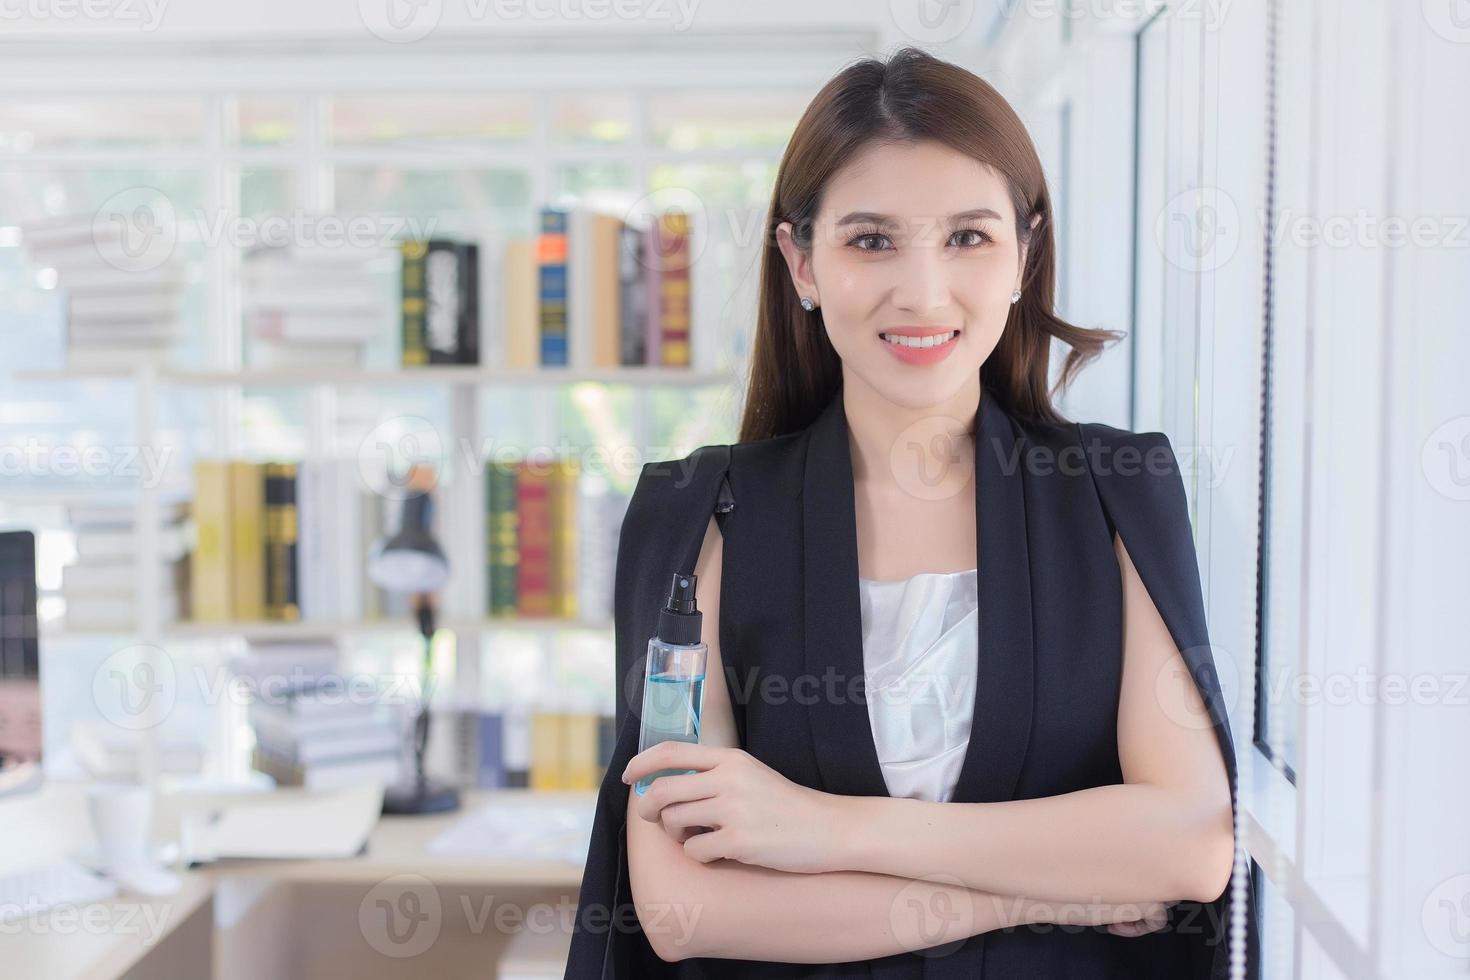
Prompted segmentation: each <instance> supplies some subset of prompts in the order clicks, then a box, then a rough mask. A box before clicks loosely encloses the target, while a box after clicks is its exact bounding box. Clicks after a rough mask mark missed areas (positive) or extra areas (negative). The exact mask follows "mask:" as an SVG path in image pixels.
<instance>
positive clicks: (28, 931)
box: [0, 781, 596, 980]
mask: <svg viewBox="0 0 1470 980" xmlns="http://www.w3.org/2000/svg"><path fill="white" fill-rule="evenodd" d="M280 792H298V791H294V790H282V791H280ZM528 792H530V791H528V790H482V791H475V790H471V791H469V792H467V793H466V794H465V796H464V805H463V806H462V807H461V809H460V810H458V811H456V812H454V813H447V814H435V815H432V816H426V817H384V818H382V819H381V820H380V821H379V822H378V825H377V826H376V827H375V828H374V830H373V833H372V835H371V837H370V838H369V841H368V847H367V852H366V853H365V854H362V855H360V856H357V857H353V858H348V859H345V860H340V861H333V860H309V861H295V860H292V861H251V862H244V861H238V862H236V861H232V862H220V863H217V864H211V865H206V866H203V867H200V868H197V869H193V870H189V871H186V872H184V873H183V874H184V888H183V889H182V890H181V892H180V893H179V894H178V895H173V896H169V897H167V898H162V899H142V898H139V897H137V896H127V895H119V896H118V897H117V898H115V899H113V900H112V901H110V902H103V903H97V906H96V907H91V906H89V907H86V908H83V909H79V910H76V911H73V912H67V913H63V914H64V915H69V916H70V917H71V921H72V923H74V925H73V927H72V931H71V932H70V933H67V932H63V931H61V930H59V929H55V930H44V929H42V928H40V927H39V926H37V925H36V924H35V923H34V922H32V920H25V921H26V922H28V923H31V927H30V928H25V929H22V928H16V925H17V924H15V923H11V924H10V928H9V929H8V930H7V931H6V932H4V933H0V962H4V963H6V964H7V970H6V974H7V977H16V978H18V980H19V978H29V977H31V976H34V977H37V978H44V980H65V978H70V977H77V978H87V980H93V978H96V980H110V978H114V977H127V978H128V980H143V978H151V977H159V978H164V977H168V978H180V980H207V978H211V977H212V978H214V980H236V978H239V980H247V978H248V980H255V978H258V977H272V978H277V980H316V978H318V977H321V978H327V977H333V978H336V977H343V976H350V977H352V978H353V980H379V978H383V980H389V978H396V977H414V978H421V977H424V976H433V977H444V978H452V977H476V978H482V977H483V978H492V977H495V976H497V969H496V963H497V962H498V961H499V959H500V957H501V955H502V954H503V952H504V950H505V949H506V947H507V946H508V945H509V944H510V943H511V942H512V941H513V940H515V939H516V937H517V935H519V934H520V933H522V932H524V931H526V930H531V931H533V932H535V933H537V934H538V935H540V934H544V933H545V932H547V931H550V930H556V931H558V932H561V931H565V930H566V929H569V928H570V925H571V921H570V916H571V913H572V911H573V910H574V909H575V906H576V901H577V894H578V890H579V889H580V887H581V880H582V866H581V865H580V864H567V863H563V862H557V863H549V862H532V861H498V860H497V861H487V860H483V859H477V858H474V857H465V856H453V855H440V854H433V853H430V852H428V851H427V849H426V847H427V844H428V842H429V841H430V840H432V839H433V838H434V837H435V836H437V835H438V834H439V833H440V832H441V831H442V830H444V829H445V828H446V827H448V826H449V825H450V824H452V823H454V822H455V821H456V820H458V819H460V818H461V817H462V816H463V815H464V814H465V813H467V812H469V811H471V810H473V809H475V808H477V807H480V806H483V805H485V804H487V803H492V802H494V801H495V799H497V798H517V799H523V798H524V797H525V795H526V794H527V793H528ZM536 795H537V798H538V799H541V798H545V799H548V800H550V799H555V800H558V801H566V802H573V801H575V802H578V803H581V804H584V805H585V806H587V807H588V808H589V809H590V808H591V807H592V806H593V804H594V802H595V800H596V794H595V793H594V792H591V791H576V792H571V791H568V792H557V793H551V792H541V791H537V794H536ZM274 797H275V794H274V793H267V794H252V795H250V796H231V797H229V799H231V800H235V801H239V802H242V803H248V802H249V801H250V800H251V799H259V800H268V799H272V798H274ZM219 799H220V797H218V796H208V797H204V796H198V795H180V794H162V795H160V797H159V799H158V805H157V807H156V810H155V814H154V832H155V837H156V838H157V839H160V840H168V839H172V837H173V835H174V834H175V833H176V828H177V825H178V824H177V822H178V819H179V816H180V814H181V813H183V812H184V811H185V810H187V809H191V808H193V807H196V806H210V805H213V804H214V803H215V802H217V801H218V800H219ZM91 840H92V834H91V829H90V825H89V824H88V817H87V808H86V784H85V783H69V782H56V781H53V782H50V783H47V784H46V786H45V787H44V788H43V789H42V790H41V791H40V792H39V793H35V794H32V795H30V796H24V797H19V798H17V799H13V800H0V871H3V870H11V869H14V868H18V867H21V866H23V865H25V864H35V863H39V862H43V861H46V860H50V859H55V858H58V857H63V856H66V855H68V854H71V853H75V852H76V851H77V850H78V849H80V848H82V847H85V846H87V845H88V844H89V843H90V842H91ZM20 842H24V843H23V846H17V844H18V843H20ZM385 916H401V917H402V920H401V921H402V923H403V924H404V928H402V929H393V928H392V927H390V926H388V925H386V924H385V923H384V917H385ZM89 917H90V918H89ZM38 918H39V919H44V918H45V917H44V916H42V917H38ZM125 919H126V921H128V922H131V923H133V924H135V925H137V926H138V927H139V928H131V929H125V928H123V925H122V923H123V922H124V920H125ZM88 922H94V923H96V922H100V923H103V924H104V926H103V927H102V928H96V927H95V926H94V927H92V928H90V929H88V930H86V931H83V929H84V927H85V925H86V923H88ZM106 923H116V924H117V925H116V927H115V928H109V927H107V926H106V925H105V924H106ZM148 923H154V924H155V925H153V926H151V927H150V926H148V925H147V924H148ZM420 925H421V926H422V928H420ZM553 945H555V943H553ZM12 963H22V964H25V966H24V968H23V969H22V971H21V972H19V973H12V972H11V971H10V969H9V965H10V964H12Z"/></svg>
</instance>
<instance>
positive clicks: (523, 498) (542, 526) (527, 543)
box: [516, 460, 552, 616]
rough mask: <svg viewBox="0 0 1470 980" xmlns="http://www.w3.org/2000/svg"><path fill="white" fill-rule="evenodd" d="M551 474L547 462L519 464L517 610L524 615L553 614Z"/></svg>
mask: <svg viewBox="0 0 1470 980" xmlns="http://www.w3.org/2000/svg"><path fill="white" fill-rule="evenodd" d="M550 483H551V475H550V471H549V467H548V466H547V465H546V463H545V462H544V461H529V460H523V461H521V462H520V463H518V464H517V474H516V507H517V510H518V511H519V513H520V540H519V553H520V564H519V566H518V570H517V586H518V588H517V594H516V609H517V612H519V614H520V615H522V616H549V615H551V550H552V544H551V504H550V500H549V496H550V486H549V485H550Z"/></svg>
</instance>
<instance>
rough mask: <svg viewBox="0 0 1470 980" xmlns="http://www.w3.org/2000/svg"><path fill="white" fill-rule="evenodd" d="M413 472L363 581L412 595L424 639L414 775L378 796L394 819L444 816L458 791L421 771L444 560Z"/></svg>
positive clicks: (424, 492)
mask: <svg viewBox="0 0 1470 980" xmlns="http://www.w3.org/2000/svg"><path fill="white" fill-rule="evenodd" d="M423 475H424V474H423V473H422V471H420V470H417V469H416V471H415V472H414V473H412V474H410V480H409V486H410V487H411V488H413V487H415V486H418V487H420V488H421V489H420V491H419V492H418V493H417V494H416V495H415V496H412V497H409V498H408V499H407V500H405V501H404V502H403V520H402V523H401V525H400V526H399V529H398V532H397V533H396V534H394V535H392V536H390V537H388V538H386V539H384V540H382V541H379V542H378V543H377V544H376V545H375V546H374V547H373V552H372V556H371V558H369V560H368V578H370V579H372V581H373V582H374V584H376V585H378V586H380V587H382V588H384V589H387V590H388V591H389V592H400V593H402V592H406V593H409V594H411V595H412V596H413V611H414V617H415V618H416V619H417V620H418V624H419V632H420V633H422V634H423V637H424V659H423V665H422V673H421V674H420V682H419V711H418V716H417V717H416V718H415V719H414V726H413V757H414V759H413V761H414V772H413V775H412V777H410V778H409V779H408V780H406V781H403V782H400V783H399V784H397V785H396V786H390V787H388V788H387V790H386V791H385V792H384V794H383V812H384V813H398V814H416V813H444V812H445V811H448V810H456V809H458V808H459V790H458V789H456V788H455V787H453V786H449V785H445V784H442V783H435V782H433V781H431V780H430V779H429V777H428V775H427V774H426V773H425V771H424V750H425V749H426V748H427V747H428V744H429V683H430V681H431V680H432V677H433V674H432V668H433V650H434V598H433V593H434V592H436V591H438V590H439V589H441V588H443V586H444V583H445V582H446V581H448V579H449V560H448V559H446V558H445V557H444V550H443V549H442V548H440V547H439V542H437V541H435V540H434V535H433V534H432V533H431V532H430V530H429V526H430V523H431V521H432V514H433V504H432V501H431V500H430V497H429V490H428V482H429V481H428V480H426V479H423Z"/></svg>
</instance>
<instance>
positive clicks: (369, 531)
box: [190, 459, 408, 622]
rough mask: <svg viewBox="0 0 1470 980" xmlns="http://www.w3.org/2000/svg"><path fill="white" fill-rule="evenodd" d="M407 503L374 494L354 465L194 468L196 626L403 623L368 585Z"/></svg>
mask: <svg viewBox="0 0 1470 980" xmlns="http://www.w3.org/2000/svg"><path fill="white" fill-rule="evenodd" d="M398 506H399V502H398V501H395V500H390V499H386V498H384V497H382V496H379V495H377V494H369V493H367V492H366V491H365V490H364V489H363V487H362V484H361V481H360V477H359V475H358V469H357V463H356V461H355V460H340V459H329V460H313V461H309V462H301V463H292V462H277V463H267V462H252V461H245V460H218V459H201V460H197V461H196V462H195V464H194V506H193V513H194V526H195V527H194V529H195V551H194V554H193V558H192V561H191V563H190V572H191V577H192V582H193V586H192V592H193V596H194V604H193V608H194V615H193V618H194V619H195V620H197V621H199V622H232V621H254V620H283V621H286V622H353V621H356V620H358V619H363V618H386V617H392V616H403V615H406V614H407V611H408V605H407V603H408V599H407V597H400V596H390V595H388V594H386V593H383V592H382V590H380V589H379V588H378V587H377V586H375V585H373V584H372V583H371V582H369V581H368V579H367V556H368V554H369V552H370V550H371V548H372V545H373V543H374V542H375V541H376V540H377V539H378V538H379V537H381V536H382V535H383V534H385V533H387V531H388V530H389V529H390V527H391V525H392V523H393V522H394V521H395V520H396V515H397V509H398Z"/></svg>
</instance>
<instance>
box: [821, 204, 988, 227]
mask: <svg viewBox="0 0 1470 980" xmlns="http://www.w3.org/2000/svg"><path fill="white" fill-rule="evenodd" d="M979 218H993V219H994V220H996V221H999V220H1001V217H1000V215H999V214H998V213H997V212H995V211H992V210H991V209H990V208H972V209H970V210H969V211H960V212H959V213H958V214H952V215H950V216H949V220H950V222H951V223H953V222H957V221H969V220H973V219H979ZM898 223H899V220H898V219H897V218H895V217H894V216H893V215H889V214H878V213H877V212H876V211H852V212H850V213H848V214H845V215H843V216H842V217H841V218H839V219H837V227H839V228H841V227H842V226H844V225H862V224H872V225H878V226H879V227H881V228H890V227H893V226H894V225H897V224H898Z"/></svg>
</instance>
